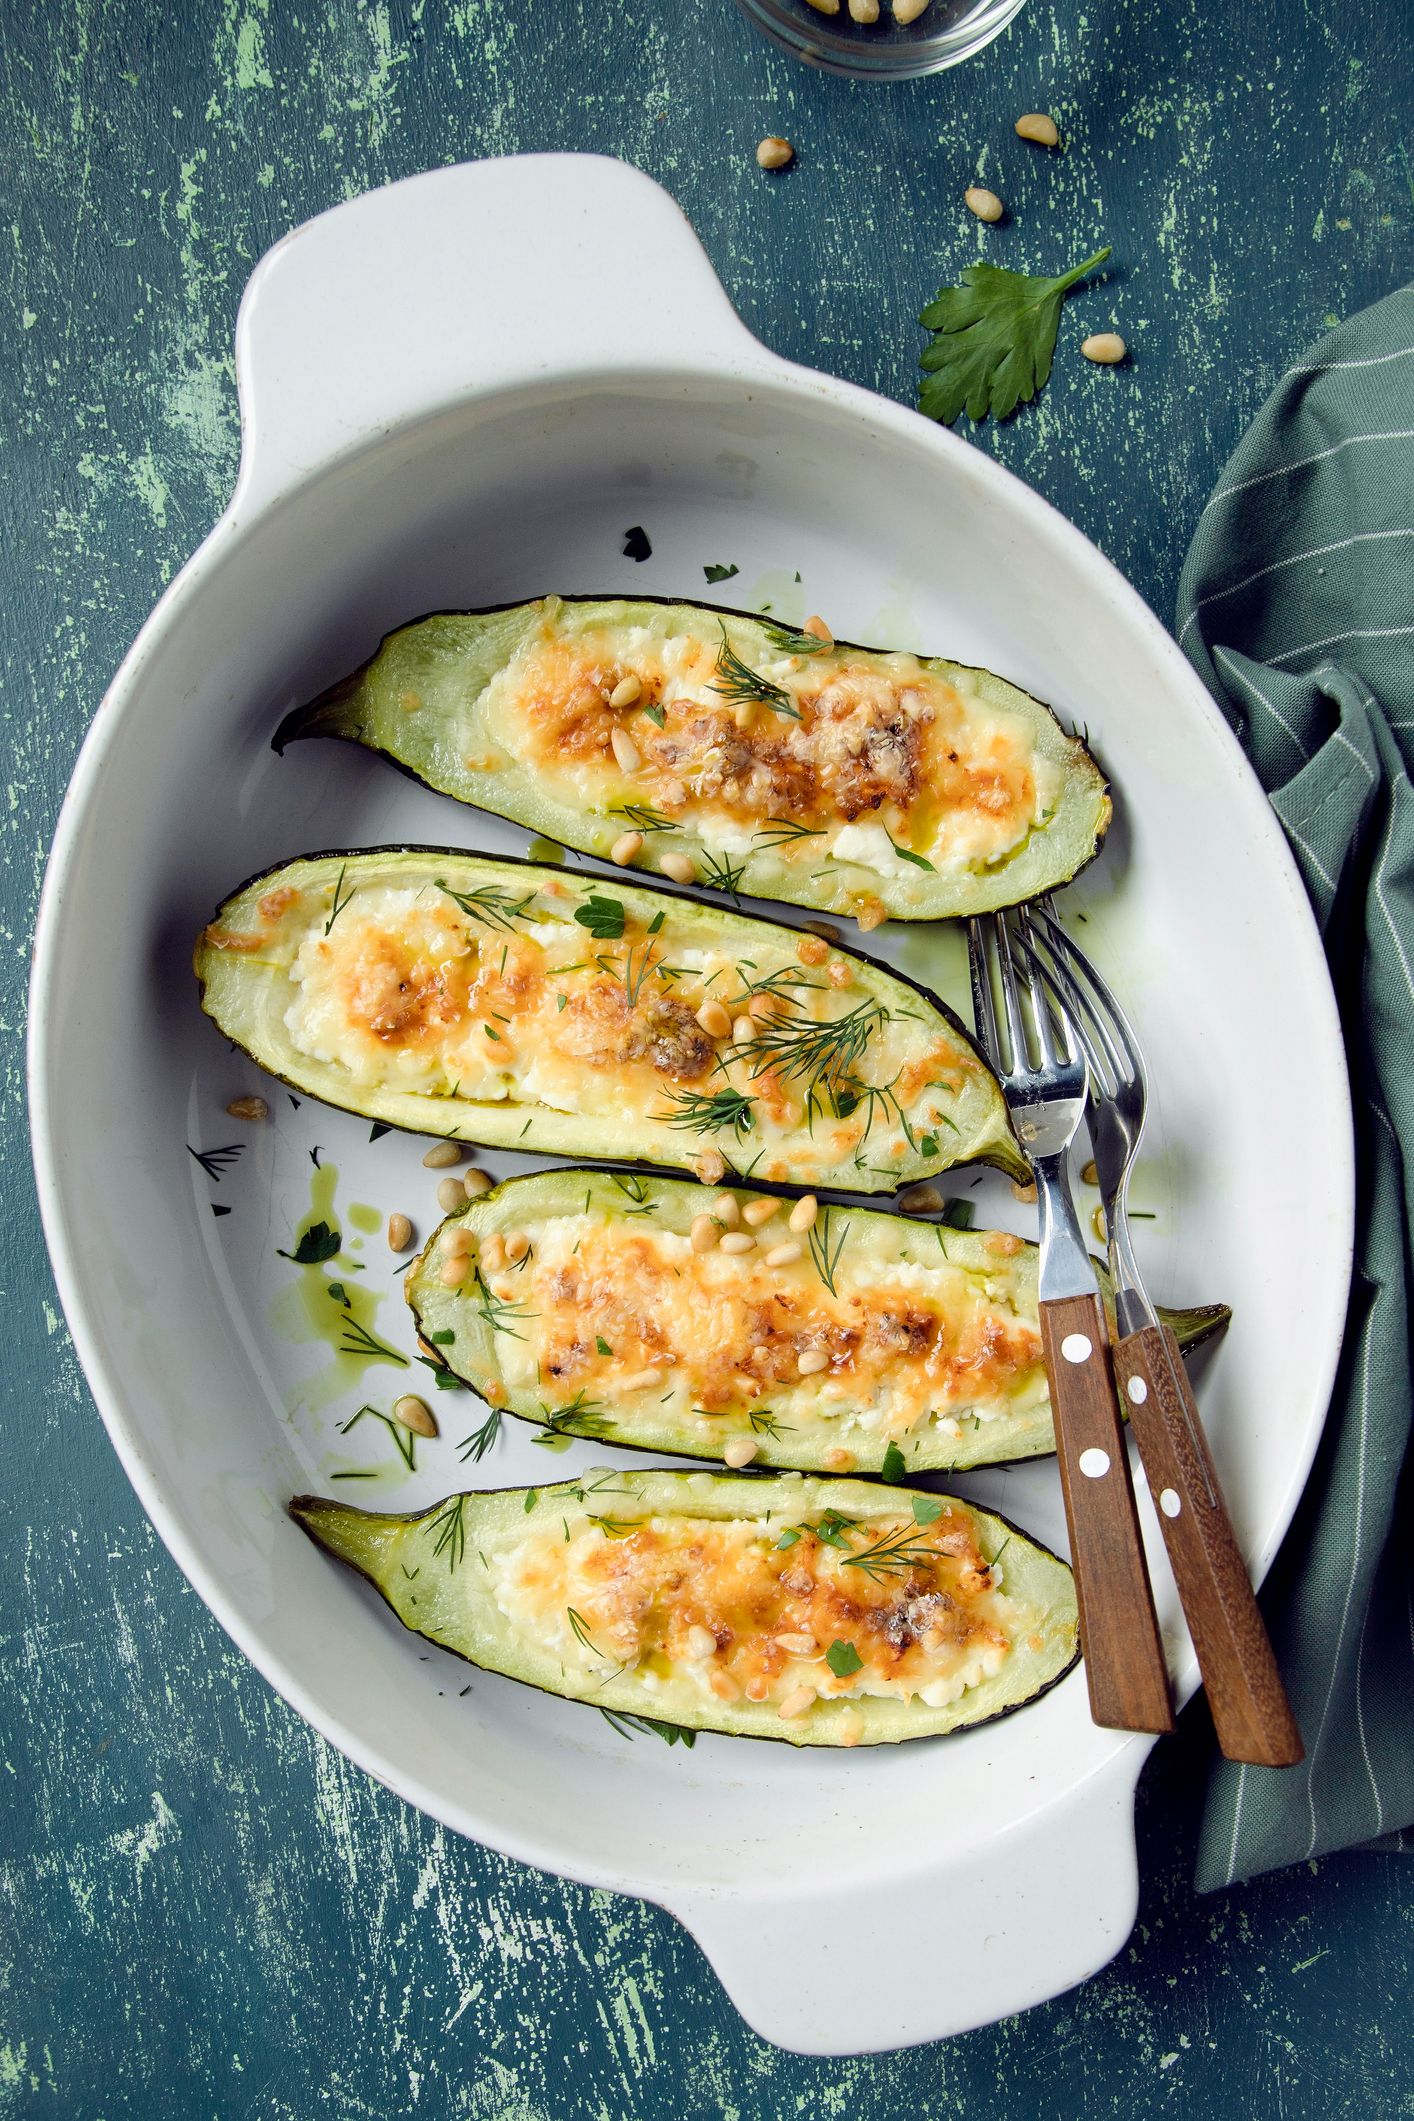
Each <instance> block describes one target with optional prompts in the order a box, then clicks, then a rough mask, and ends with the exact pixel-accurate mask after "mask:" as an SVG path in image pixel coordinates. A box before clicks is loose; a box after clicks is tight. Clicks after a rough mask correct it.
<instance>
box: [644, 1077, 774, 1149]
mask: <svg viewBox="0 0 1414 2121" xmlns="http://www.w3.org/2000/svg"><path fill="white" fill-rule="evenodd" d="M669 1103H670V1104H671V1106H672V1107H673V1109H672V1111H671V1112H669V1113H667V1114H665V1115H664V1117H666V1119H667V1122H668V1125H669V1126H670V1127H686V1128H688V1129H689V1130H690V1131H691V1132H692V1133H693V1134H721V1133H724V1132H725V1131H726V1129H727V1128H730V1129H731V1131H732V1133H733V1134H734V1135H735V1136H736V1138H737V1140H738V1141H741V1140H742V1139H743V1138H744V1137H745V1136H746V1135H748V1134H749V1133H750V1132H751V1130H752V1128H753V1127H754V1126H755V1125H756V1106H755V1104H754V1102H753V1101H752V1099H751V1098H749V1097H747V1096H746V1095H745V1093H744V1092H743V1091H741V1090H713V1091H711V1092H710V1093H709V1094H708V1095H707V1096H705V1097H704V1096H703V1094H702V1092H701V1091H700V1090H680V1091H679V1092H678V1094H677V1096H676V1097H674V1098H670V1099H669Z"/></svg>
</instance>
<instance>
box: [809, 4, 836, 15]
mask: <svg viewBox="0 0 1414 2121" xmlns="http://www.w3.org/2000/svg"><path fill="white" fill-rule="evenodd" d="M809 5H810V6H811V7H813V8H814V10H815V12H816V14H817V15H837V14H838V13H839V11H840V0H809Z"/></svg>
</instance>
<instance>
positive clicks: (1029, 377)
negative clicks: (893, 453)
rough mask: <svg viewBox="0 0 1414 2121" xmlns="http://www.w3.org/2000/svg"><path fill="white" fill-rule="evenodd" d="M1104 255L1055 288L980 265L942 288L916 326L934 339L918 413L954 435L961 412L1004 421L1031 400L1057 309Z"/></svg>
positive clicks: (1052, 343)
mask: <svg viewBox="0 0 1414 2121" xmlns="http://www.w3.org/2000/svg"><path fill="white" fill-rule="evenodd" d="M1109 254H1110V250H1109V245H1108V244H1106V245H1105V247H1104V249H1103V250H1097V251H1096V253H1095V255H1094V257H1093V258H1087V259H1086V260H1085V262H1084V264H1083V265H1075V266H1072V268H1071V270H1070V271H1069V272H1067V273H1061V274H1060V276H1059V277H1058V278H1057V279H1054V280H1048V279H1045V278H1043V277H1041V276H1040V275H1037V274H1032V273H1021V272H1008V271H1007V269H1006V267H1005V266H1002V265H991V264H989V263H988V262H987V261H986V259H979V260H978V261H977V263H976V264H975V265H969V266H967V267H965V269H964V271H963V275H962V278H963V281H964V282H965V285H963V286H961V287H941V288H939V290H938V292H937V294H936V295H935V296H934V297H933V300H932V301H931V302H930V303H929V304H928V307H927V308H926V309H925V310H924V312H923V314H922V316H921V317H920V318H919V322H920V323H921V324H922V325H923V326H924V328H925V329H926V330H928V331H931V332H932V333H933V335H934V337H933V343H932V345H931V346H930V347H928V349H927V351H926V352H925V353H924V354H923V356H922V358H921V360H920V362H919V366H920V367H921V368H923V369H924V370H926V374H925V375H924V378H923V382H922V384H921V385H920V386H919V391H918V409H919V411H920V412H923V413H926V414H927V416H928V418H929V419H930V420H940V421H941V422H942V424H943V425H944V426H945V427H951V425H952V423H953V421H954V420H956V419H957V417H958V416H959V414H960V413H962V412H964V411H965V412H966V413H967V416H968V418H969V419H971V420H985V419H986V417H987V415H988V413H991V414H992V416H993V417H994V418H995V419H998V420H1005V419H1008V418H1009V417H1010V415H1011V414H1012V413H1014V412H1015V411H1016V408H1017V406H1018V405H1020V404H1023V403H1024V402H1026V401H1027V400H1029V399H1031V398H1034V397H1035V395H1036V393H1037V391H1038V390H1040V389H1041V388H1042V386H1043V385H1044V383H1045V381H1046V378H1047V377H1048V376H1049V375H1050V372H1051V357H1052V355H1053V354H1054V353H1055V350H1056V332H1057V330H1058V328H1059V325H1060V312H1061V303H1062V302H1063V301H1064V300H1065V298H1066V296H1067V294H1068V293H1069V292H1070V290H1071V288H1072V287H1074V286H1075V285H1076V283H1077V282H1078V281H1080V280H1083V279H1084V277H1085V275H1086V273H1088V272H1093V271H1094V269H1095V267H1096V266H1097V265H1102V264H1103V263H1104V261H1105V259H1106V258H1107V257H1108V256H1109Z"/></svg>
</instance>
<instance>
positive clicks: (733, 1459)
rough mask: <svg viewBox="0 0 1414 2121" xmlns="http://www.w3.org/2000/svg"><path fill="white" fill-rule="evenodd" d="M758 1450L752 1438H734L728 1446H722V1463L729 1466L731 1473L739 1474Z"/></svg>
mask: <svg viewBox="0 0 1414 2121" xmlns="http://www.w3.org/2000/svg"><path fill="white" fill-rule="evenodd" d="M760 1448H761V1447H760V1445H759V1444H758V1443H757V1441H756V1438H755V1437H754V1436H734V1437H733V1438H732V1440H731V1442H730V1443H729V1444H726V1445H724V1446H723V1449H722V1462H723V1464H724V1465H729V1466H730V1467H731V1468H732V1471H733V1472H735V1473H739V1472H740V1471H741V1469H742V1467H743V1466H749V1465H750V1463H751V1461H752V1459H753V1458H754V1457H755V1456H756V1453H757V1452H758V1450H759V1449H760Z"/></svg>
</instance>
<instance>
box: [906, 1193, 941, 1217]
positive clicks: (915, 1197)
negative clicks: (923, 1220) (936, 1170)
mask: <svg viewBox="0 0 1414 2121" xmlns="http://www.w3.org/2000/svg"><path fill="white" fill-rule="evenodd" d="M898 1204H899V1206H900V1207H901V1208H902V1210H903V1212H904V1214H905V1215H936V1214H937V1212H938V1210H939V1208H941V1207H942V1205H943V1196H942V1194H941V1193H940V1192H939V1191H938V1189H937V1187H936V1186H905V1187H904V1189H903V1191H902V1193H900V1195H899V1197H898Z"/></svg>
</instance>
